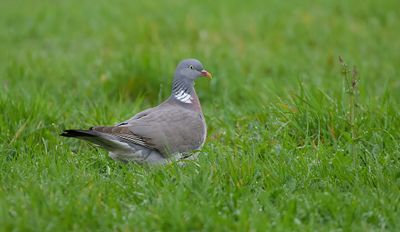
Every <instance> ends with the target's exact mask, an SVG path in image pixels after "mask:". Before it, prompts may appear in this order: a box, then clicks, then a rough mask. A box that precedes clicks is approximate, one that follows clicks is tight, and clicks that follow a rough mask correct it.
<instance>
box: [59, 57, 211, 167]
mask: <svg viewBox="0 0 400 232" xmlns="http://www.w3.org/2000/svg"><path fill="white" fill-rule="evenodd" d="M200 76H203V77H208V78H211V74H210V73H208V72H207V71H206V70H204V69H203V65H202V64H201V63H200V62H199V61H198V60H195V59H187V60H183V61H182V62H180V63H179V65H178V66H177V68H176V71H175V76H174V80H173V84H172V94H171V96H170V97H169V98H168V99H167V100H166V101H164V102H163V103H162V104H160V105H159V106H156V107H154V108H150V109H147V110H145V111H142V112H140V113H138V114H136V115H135V116H133V117H132V118H130V119H129V120H127V121H124V122H122V123H119V124H117V125H115V126H96V127H92V128H90V129H89V130H65V131H64V132H63V133H62V134H61V136H64V137H74V138H79V139H83V140H87V141H89V142H92V143H94V144H97V145H99V146H101V147H103V148H105V149H107V150H108V151H109V152H110V157H111V158H113V159H115V160H120V161H135V162H139V163H165V162H166V161H168V160H170V159H172V158H174V157H176V156H177V155H178V154H182V153H188V152H192V151H193V150H198V149H200V148H201V147H202V145H203V144H204V141H205V138H206V133H207V131H206V123H205V120H204V116H203V112H202V110H201V105H200V101H199V99H198V97H197V94H196V91H195V90H194V80H195V79H197V78H198V77H200Z"/></svg>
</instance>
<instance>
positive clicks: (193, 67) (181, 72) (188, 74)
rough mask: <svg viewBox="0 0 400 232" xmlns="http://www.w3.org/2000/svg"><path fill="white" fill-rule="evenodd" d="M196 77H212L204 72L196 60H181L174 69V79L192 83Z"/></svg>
mask: <svg viewBox="0 0 400 232" xmlns="http://www.w3.org/2000/svg"><path fill="white" fill-rule="evenodd" d="M198 77H206V78H208V79H211V78H212V75H211V73H209V72H208V71H207V70H205V69H204V68H203V65H202V64H201V63H200V61H198V60H196V59H185V60H182V61H181V62H180V63H179V64H178V66H177V67H176V71H175V78H180V79H184V80H190V81H194V80H196V79H197V78H198Z"/></svg>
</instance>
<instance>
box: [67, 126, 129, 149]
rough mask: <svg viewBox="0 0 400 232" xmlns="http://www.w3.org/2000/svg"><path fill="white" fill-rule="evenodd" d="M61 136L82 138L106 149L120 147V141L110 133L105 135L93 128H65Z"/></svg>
mask: <svg viewBox="0 0 400 232" xmlns="http://www.w3.org/2000/svg"><path fill="white" fill-rule="evenodd" d="M60 135H61V136H63V137H69V138H77V139H83V140H86V141H89V142H92V143H94V144H97V145H99V146H101V147H104V148H105V149H107V150H111V151H112V150H115V149H121V142H119V141H118V140H117V139H116V138H115V137H113V136H112V135H107V134H104V133H100V132H97V131H93V130H90V129H89V130H65V131H63V132H62V133H61V134H60Z"/></svg>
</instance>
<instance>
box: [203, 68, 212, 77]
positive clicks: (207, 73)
mask: <svg viewBox="0 0 400 232" xmlns="http://www.w3.org/2000/svg"><path fill="white" fill-rule="evenodd" d="M201 76H202V77H206V78H208V79H211V78H212V75H211V73H209V72H208V71H207V70H205V69H203V70H201Z"/></svg>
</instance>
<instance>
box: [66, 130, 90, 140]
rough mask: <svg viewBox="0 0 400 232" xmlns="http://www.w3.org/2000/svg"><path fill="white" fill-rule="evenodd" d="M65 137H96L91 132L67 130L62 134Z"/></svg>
mask: <svg viewBox="0 0 400 232" xmlns="http://www.w3.org/2000/svg"><path fill="white" fill-rule="evenodd" d="M60 135H61V136H63V137H72V138H74V137H75V138H79V137H96V136H95V135H94V134H93V133H92V132H91V131H87V130H65V131H63V132H62V133H61V134H60Z"/></svg>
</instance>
